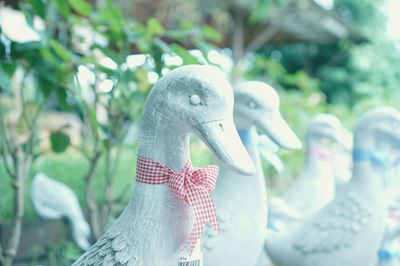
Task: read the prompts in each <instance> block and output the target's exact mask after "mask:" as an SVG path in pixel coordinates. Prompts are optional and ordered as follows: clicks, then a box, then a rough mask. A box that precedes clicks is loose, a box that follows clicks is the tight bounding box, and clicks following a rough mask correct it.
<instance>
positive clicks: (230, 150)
mask: <svg viewBox="0 0 400 266" xmlns="http://www.w3.org/2000/svg"><path fill="white" fill-rule="evenodd" d="M233 104H234V99H233V90H232V87H231V86H230V84H229V82H228V80H227V79H226V77H225V75H224V73H223V72H222V71H221V70H219V69H218V68H217V67H214V66H208V65H187V66H182V67H179V68H177V69H175V70H172V71H170V72H169V73H168V74H167V75H165V76H164V77H163V78H161V79H160V80H159V81H158V82H157V83H156V84H155V85H154V87H153V89H152V91H151V92H150V94H149V97H148V99H147V102H146V104H145V107H144V115H143V118H142V122H141V123H142V125H141V126H142V127H146V122H147V121H150V120H152V121H154V120H163V122H162V123H158V124H159V125H160V126H161V127H163V128H158V129H157V130H161V131H163V130H173V131H174V132H175V133H174V134H180V135H181V137H182V138H185V137H186V136H187V135H189V134H190V133H193V134H195V135H197V136H198V137H199V138H200V139H201V140H202V141H203V142H204V143H205V144H206V145H207V146H208V147H209V148H210V150H211V151H212V152H213V153H215V155H216V156H217V158H218V159H219V160H220V161H221V162H222V163H224V164H226V165H228V166H229V167H231V168H232V169H233V170H236V171H237V172H239V173H242V174H252V173H254V172H255V167H254V164H253V162H252V160H251V159H250V156H249V155H248V153H247V152H246V150H245V148H244V146H243V144H242V143H241V141H240V138H239V135H238V133H237V130H236V127H235V125H234V122H233ZM167 127H168V128H167Z"/></svg>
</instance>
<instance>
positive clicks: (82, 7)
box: [68, 0, 92, 17]
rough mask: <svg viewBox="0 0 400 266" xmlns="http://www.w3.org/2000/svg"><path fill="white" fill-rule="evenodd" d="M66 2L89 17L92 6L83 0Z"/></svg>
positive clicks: (79, 12)
mask: <svg viewBox="0 0 400 266" xmlns="http://www.w3.org/2000/svg"><path fill="white" fill-rule="evenodd" d="M68 3H69V4H70V6H71V7H72V9H73V10H75V12H77V13H78V14H80V15H82V16H85V17H89V16H90V13H91V12H92V7H91V5H90V4H88V3H87V2H86V1H85V0H68Z"/></svg>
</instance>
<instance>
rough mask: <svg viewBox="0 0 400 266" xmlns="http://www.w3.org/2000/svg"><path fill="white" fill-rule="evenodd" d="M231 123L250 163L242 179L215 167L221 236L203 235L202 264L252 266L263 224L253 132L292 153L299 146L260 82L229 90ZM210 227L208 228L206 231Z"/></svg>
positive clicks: (263, 188)
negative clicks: (250, 171)
mask: <svg viewBox="0 0 400 266" xmlns="http://www.w3.org/2000/svg"><path fill="white" fill-rule="evenodd" d="M234 91H235V105H234V119H235V124H236V127H237V128H238V130H239V135H240V137H241V140H242V142H243V144H244V146H245V147H246V149H247V151H248V153H249V154H250V157H251V158H252V160H253V162H254V163H255V165H256V169H257V170H256V173H255V174H253V175H251V176H243V175H242V174H240V173H235V172H234V171H232V170H231V169H229V168H227V167H225V166H221V167H220V174H219V176H218V180H217V184H216V187H215V190H214V192H213V198H214V201H215V204H216V209H217V212H218V214H219V216H218V218H219V224H220V230H221V233H220V234H219V235H217V234H215V233H214V231H212V230H209V231H208V232H207V233H206V234H204V235H203V238H202V245H203V253H204V259H205V264H204V265H210V266H211V265H230V266H235V265H237V266H242V265H254V264H255V263H256V261H257V258H258V256H259V255H260V253H261V252H262V249H263V245H264V241H265V225H266V223H267V191H266V186H265V179H264V174H263V169H262V167H261V162H260V156H259V145H258V135H257V132H256V129H258V130H260V131H261V132H262V133H263V134H265V135H267V136H268V137H269V138H270V139H271V140H272V141H274V142H275V143H277V144H278V145H279V146H281V147H284V148H287V149H298V148H300V147H301V143H300V141H299V139H298V138H297V137H296V135H295V134H294V133H293V131H292V130H291V129H290V127H289V126H288V125H287V124H286V122H285V120H284V119H283V118H282V116H281V114H280V112H279V105H280V103H279V96H278V94H277V93H276V91H275V90H274V89H273V88H272V87H270V86H269V85H267V84H266V83H263V82H257V81H247V82H242V83H239V84H238V85H237V86H236V87H235V90H234ZM210 229H211V228H210Z"/></svg>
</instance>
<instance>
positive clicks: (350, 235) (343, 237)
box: [265, 107, 400, 266]
mask: <svg viewBox="0 0 400 266" xmlns="http://www.w3.org/2000/svg"><path fill="white" fill-rule="evenodd" d="M399 130H400V112H398V111H397V110H395V109H393V108H388V107H381V108H376V109H373V110H371V111H369V112H367V113H366V114H364V115H363V116H362V117H361V118H360V120H359V122H358V123H357V126H356V128H355V131H354V148H353V174H352V178H351V180H350V181H349V183H348V184H347V185H346V186H345V187H344V188H343V189H342V190H341V191H340V192H338V193H337V194H336V196H335V198H334V199H333V200H332V201H331V202H330V203H329V204H327V205H326V206H325V207H323V208H322V209H321V210H320V211H318V212H317V213H315V214H313V215H311V216H309V217H307V218H304V219H302V220H301V221H300V222H298V223H296V224H295V225H293V226H292V227H291V228H290V229H289V230H288V231H287V232H284V233H281V234H280V233H271V234H269V235H268V241H266V245H265V247H266V251H267V253H268V255H269V257H270V259H271V260H272V262H273V264H274V265H276V266H315V265H324V266H338V265H340V266H354V265H365V266H372V265H374V264H375V263H376V259H377V254H378V250H379V247H380V244H381V241H382V238H383V235H384V232H385V226H386V211H387V205H386V200H385V195H384V194H385V191H384V179H385V173H386V171H387V169H388V167H390V165H391V164H392V162H393V161H397V159H395V158H396V157H397V156H398V155H397V153H398V151H399V149H400V134H399Z"/></svg>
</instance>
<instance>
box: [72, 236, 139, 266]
mask: <svg viewBox="0 0 400 266" xmlns="http://www.w3.org/2000/svg"><path fill="white" fill-rule="evenodd" d="M138 262H139V258H138V257H137V256H136V255H135V250H134V248H133V247H132V243H130V242H129V241H128V239H127V237H126V236H125V235H124V234H122V233H121V232H120V231H118V230H112V229H111V230H110V231H108V232H107V233H106V234H104V235H103V236H102V237H101V238H100V239H99V240H98V241H97V242H96V243H95V244H94V245H93V246H92V247H91V248H89V250H88V251H87V252H86V253H85V254H83V255H82V256H81V257H80V258H79V259H78V260H77V261H76V262H75V263H74V264H73V265H72V266H86V265H104V266H106V265H107V266H108V265H109V266H112V265H122V266H134V265H139V264H138Z"/></svg>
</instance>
